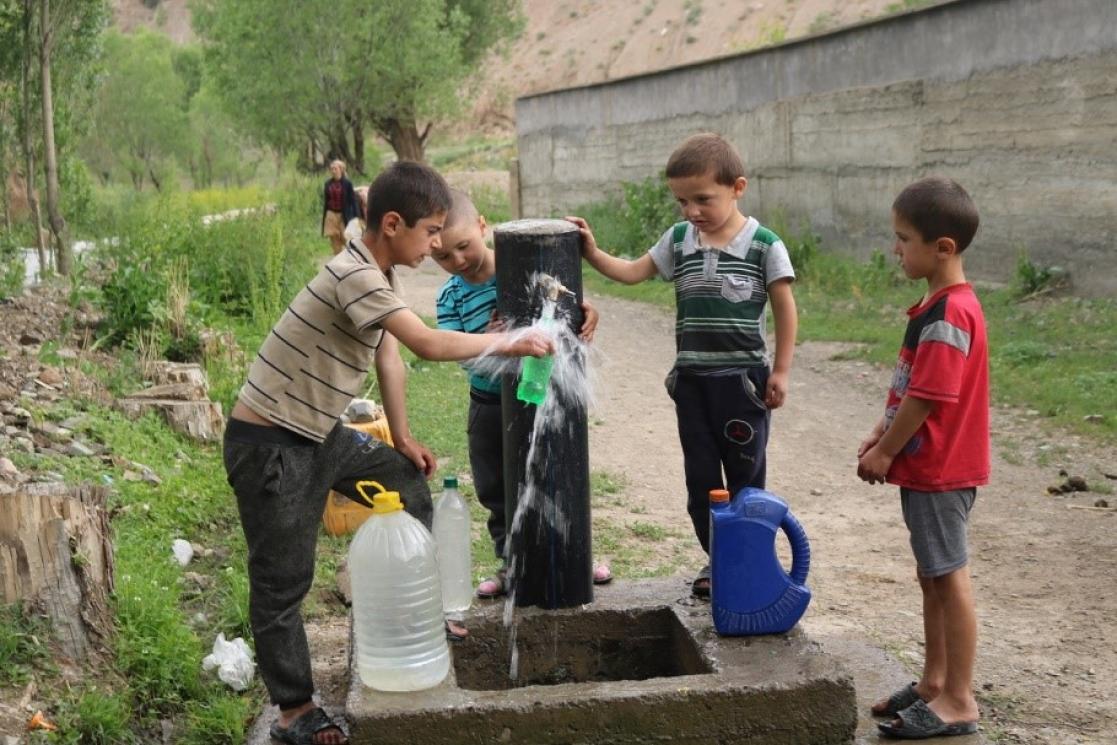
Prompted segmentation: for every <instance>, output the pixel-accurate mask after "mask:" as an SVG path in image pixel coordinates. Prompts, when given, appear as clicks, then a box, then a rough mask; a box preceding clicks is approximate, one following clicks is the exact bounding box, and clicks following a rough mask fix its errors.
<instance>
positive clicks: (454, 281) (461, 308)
mask: <svg viewBox="0 0 1117 745" xmlns="http://www.w3.org/2000/svg"><path fill="white" fill-rule="evenodd" d="M435 309H436V311H437V314H438V328H440V329H447V330H449V331H464V332H465V333H467V334H482V333H484V332H485V329H487V328H488V326H489V319H490V318H492V314H493V310H495V309H496V275H493V276H492V277H490V278H489V280H488V281H487V282H482V283H481V284H479V285H471V284H469V283H468V282H466V281H465V280H464V279H462V278H461V277H458V276H456V275H455V276H453V277H450V279H448V280H446V284H444V285H442V287H441V288H439V290H438V300H437V301H436V303H435ZM462 367H464V368H465V369H466V370H467V371H468V372H469V384H470V385H471V386H472V387H474V388H476V389H477V390H479V391H484V392H485V393H500V378H499V377H497V378H490V377H486V376H484V375H479V374H477V373H475V372H473V371H472V370H470V368H469V365H468V364H466V363H462Z"/></svg>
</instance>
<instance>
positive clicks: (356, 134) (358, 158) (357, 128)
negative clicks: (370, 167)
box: [349, 116, 365, 173]
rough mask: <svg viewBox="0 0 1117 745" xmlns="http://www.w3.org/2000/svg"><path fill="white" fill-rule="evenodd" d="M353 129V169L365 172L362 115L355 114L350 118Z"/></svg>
mask: <svg viewBox="0 0 1117 745" xmlns="http://www.w3.org/2000/svg"><path fill="white" fill-rule="evenodd" d="M349 126H350V128H351V129H352V130H353V170H354V171H356V172H357V173H364V172H365V130H364V128H363V127H362V126H361V117H359V116H353V117H352V118H351V119H350V120H349Z"/></svg>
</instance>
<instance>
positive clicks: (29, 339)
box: [19, 331, 43, 347]
mask: <svg viewBox="0 0 1117 745" xmlns="http://www.w3.org/2000/svg"><path fill="white" fill-rule="evenodd" d="M19 343H20V344H22V345H23V346H25V347H29V346H33V345H35V344H42V343H43V340H42V339H41V338H39V337H38V336H36V335H35V334H30V333H28V332H26V331H24V332H23V333H22V334H20V335H19Z"/></svg>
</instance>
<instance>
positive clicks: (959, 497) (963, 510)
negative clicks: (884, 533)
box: [900, 487, 977, 577]
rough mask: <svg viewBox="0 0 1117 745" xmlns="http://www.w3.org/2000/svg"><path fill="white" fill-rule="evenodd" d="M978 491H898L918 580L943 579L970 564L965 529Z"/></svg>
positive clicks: (903, 489)
mask: <svg viewBox="0 0 1117 745" xmlns="http://www.w3.org/2000/svg"><path fill="white" fill-rule="evenodd" d="M976 498H977V489H974V488H972V487H971V488H969V489H957V490H955V491H944V492H921V491H914V490H912V489H907V488H904V487H900V506H901V508H902V509H903V511H904V524H905V525H907V526H908V532H909V533H910V534H911V550H912V553H914V554H915V564H916V567H917V571H918V573H919V576H920V577H942V576H943V575H946V574H950V573H951V572H953V571H956V570H958V569H961V568H962V567H964V566H965V565H966V562H967V561H969V554H968V552H967V549H966V525H967V523H968V522H969V517H970V510H971V509H973V503H974V500H975V499H976Z"/></svg>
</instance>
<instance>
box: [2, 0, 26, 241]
mask: <svg viewBox="0 0 1117 745" xmlns="http://www.w3.org/2000/svg"><path fill="white" fill-rule="evenodd" d="M20 22H21V15H20V8H19V5H17V3H16V0H0V200H3V202H4V229H5V230H7V231H11V229H12V213H11V205H10V204H9V203H8V174H9V173H10V172H11V169H12V166H13V157H14V153H15V150H14V148H13V145H14V143H15V137H16V132H17V124H18V120H17V117H16V108H17V106H18V104H19V95H18V92H19V83H18V81H19V68H20V55H19V49H20Z"/></svg>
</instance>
